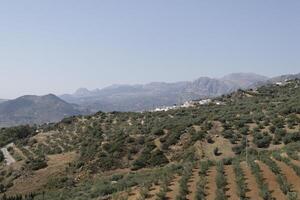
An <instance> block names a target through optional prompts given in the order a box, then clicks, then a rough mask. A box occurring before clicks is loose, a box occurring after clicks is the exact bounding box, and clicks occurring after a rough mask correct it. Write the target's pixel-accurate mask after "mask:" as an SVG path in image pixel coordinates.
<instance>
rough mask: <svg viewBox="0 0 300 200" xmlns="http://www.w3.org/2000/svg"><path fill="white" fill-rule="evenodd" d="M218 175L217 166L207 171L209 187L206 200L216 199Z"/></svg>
mask: <svg viewBox="0 0 300 200" xmlns="http://www.w3.org/2000/svg"><path fill="white" fill-rule="evenodd" d="M216 176H217V169H216V167H212V168H211V169H210V170H209V171H208V173H207V181H208V183H207V187H206V194H207V197H206V200H215V198H216V190H217V184H216Z"/></svg>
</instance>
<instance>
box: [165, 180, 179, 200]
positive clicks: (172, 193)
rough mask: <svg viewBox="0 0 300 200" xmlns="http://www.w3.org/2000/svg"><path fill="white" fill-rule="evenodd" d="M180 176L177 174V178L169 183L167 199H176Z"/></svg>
mask: <svg viewBox="0 0 300 200" xmlns="http://www.w3.org/2000/svg"><path fill="white" fill-rule="evenodd" d="M180 178H181V177H180V176H178V175H176V176H175V178H174V179H173V180H172V182H171V183H170V185H169V191H168V192H167V194H166V199H169V200H173V199H176V196H177V195H178V194H179V181H180Z"/></svg>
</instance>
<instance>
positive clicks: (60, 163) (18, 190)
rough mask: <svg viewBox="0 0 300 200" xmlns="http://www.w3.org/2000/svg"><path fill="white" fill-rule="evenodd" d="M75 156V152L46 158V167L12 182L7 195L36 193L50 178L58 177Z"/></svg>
mask: <svg viewBox="0 0 300 200" xmlns="http://www.w3.org/2000/svg"><path fill="white" fill-rule="evenodd" d="M76 156H77V155H76V153H75V152H69V153H65V154H57V155H50V156H48V159H49V161H48V162H47V164H48V167H46V168H44V169H40V170H38V171H35V172H33V173H32V174H27V175H23V176H21V177H19V178H18V179H16V180H15V181H14V186H13V187H11V188H10V189H9V190H8V192H7V194H8V195H13V194H29V193H32V192H35V191H37V190H38V189H40V188H42V187H43V186H44V185H46V184H47V182H48V180H49V179H50V178H53V177H59V176H60V175H61V174H62V173H63V172H64V170H65V168H66V166H67V165H68V163H70V162H72V161H73V160H74V159H75V158H76Z"/></svg>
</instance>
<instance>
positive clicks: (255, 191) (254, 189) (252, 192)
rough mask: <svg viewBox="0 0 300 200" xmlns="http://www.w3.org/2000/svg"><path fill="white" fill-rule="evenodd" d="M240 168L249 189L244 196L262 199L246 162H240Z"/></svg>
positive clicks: (256, 199)
mask: <svg viewBox="0 0 300 200" xmlns="http://www.w3.org/2000/svg"><path fill="white" fill-rule="evenodd" d="M241 168H242V170H243V172H244V174H245V177H246V184H247V187H248V189H249V191H248V192H247V193H246V196H247V197H248V198H249V199H255V200H262V198H261V197H260V196H259V188H258V186H257V183H256V179H255V177H254V176H253V175H252V173H251V169H250V167H248V166H247V163H246V162H242V163H241Z"/></svg>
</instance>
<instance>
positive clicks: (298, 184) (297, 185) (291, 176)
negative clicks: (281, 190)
mask: <svg viewBox="0 0 300 200" xmlns="http://www.w3.org/2000/svg"><path fill="white" fill-rule="evenodd" d="M274 161H275V162H276V163H277V165H278V167H279V168H280V169H281V170H282V173H283V174H284V175H285V176H286V179H287V181H288V183H290V184H292V185H293V190H294V191H295V192H297V193H298V194H300V178H299V177H298V176H297V174H296V172H295V171H294V170H293V169H292V168H290V167H289V166H288V165H286V164H285V163H283V162H279V161H277V160H275V159H274Z"/></svg>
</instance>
